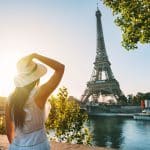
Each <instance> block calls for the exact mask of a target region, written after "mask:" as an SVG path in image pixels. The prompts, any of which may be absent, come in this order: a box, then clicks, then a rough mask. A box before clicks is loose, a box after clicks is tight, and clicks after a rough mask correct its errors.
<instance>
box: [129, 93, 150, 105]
mask: <svg viewBox="0 0 150 150" xmlns="http://www.w3.org/2000/svg"><path fill="white" fill-rule="evenodd" d="M145 99H150V92H148V93H141V92H138V93H137V94H136V95H135V96H134V95H132V94H129V95H128V96H127V101H128V104H132V105H140V104H141V100H145Z"/></svg>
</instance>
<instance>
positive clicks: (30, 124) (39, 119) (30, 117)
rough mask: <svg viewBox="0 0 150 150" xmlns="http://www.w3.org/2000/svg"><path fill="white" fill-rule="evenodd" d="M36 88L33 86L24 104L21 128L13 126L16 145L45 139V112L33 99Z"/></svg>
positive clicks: (29, 143)
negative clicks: (24, 115)
mask: <svg viewBox="0 0 150 150" xmlns="http://www.w3.org/2000/svg"><path fill="white" fill-rule="evenodd" d="M37 91H38V88H34V89H33V90H32V91H31V93H30V95H29V98H28V100H27V102H26V104H25V106H24V111H25V113H26V117H25V122H24V126H23V128H18V127H17V128H15V133H16V134H15V138H14V144H16V145H18V146H31V145H37V144H39V143H41V142H43V141H45V140H46V139H47V137H46V134H45V127H44V121H45V113H44V109H43V110H41V109H40V108H39V107H38V106H37V104H36V103H35V101H34V96H35V95H36V92H37Z"/></svg>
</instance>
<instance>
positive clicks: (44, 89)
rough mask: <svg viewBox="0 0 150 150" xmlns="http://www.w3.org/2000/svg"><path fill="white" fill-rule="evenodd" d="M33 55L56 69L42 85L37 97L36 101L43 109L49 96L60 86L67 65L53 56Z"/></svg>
mask: <svg viewBox="0 0 150 150" xmlns="http://www.w3.org/2000/svg"><path fill="white" fill-rule="evenodd" d="M32 55H33V56H32V57H33V58H36V59H38V60H39V61H41V62H42V63H44V64H46V65H47V66H49V67H50V68H52V69H54V74H53V75H52V76H51V77H50V78H49V79H48V81H47V82H46V83H44V84H43V85H41V86H40V88H39V90H38V92H37V94H36V97H35V101H36V103H37V105H38V106H39V107H40V108H41V109H43V108H44V105H45V103H46V100H47V98H48V97H49V95H50V94H51V93H52V92H53V91H54V90H55V88H56V87H57V86H58V84H59V82H60V81H61V78H62V76H63V73H64V68H65V66H64V65H63V64H61V63H60V62H58V61H56V60H54V59H51V58H48V57H45V56H42V55H39V54H36V53H34V54H32Z"/></svg>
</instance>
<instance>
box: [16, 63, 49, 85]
mask: <svg viewBox="0 0 150 150" xmlns="http://www.w3.org/2000/svg"><path fill="white" fill-rule="evenodd" d="M46 72H47V68H46V67H45V66H44V65H41V64H38V63H37V68H36V70H35V71H34V72H32V73H31V74H30V75H26V74H18V75H17V76H16V77H15V78H14V84H15V86H16V87H24V86H26V85H28V84H30V83H32V82H34V81H36V80H38V79H39V78H40V77H42V76H43V75H44V74H45V73H46Z"/></svg>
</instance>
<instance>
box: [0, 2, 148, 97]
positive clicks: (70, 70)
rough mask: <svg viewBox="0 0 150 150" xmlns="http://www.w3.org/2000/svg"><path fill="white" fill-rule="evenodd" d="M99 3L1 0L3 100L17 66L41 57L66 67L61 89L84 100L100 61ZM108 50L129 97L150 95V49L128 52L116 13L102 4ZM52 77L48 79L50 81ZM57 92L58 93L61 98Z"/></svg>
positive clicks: (0, 79) (143, 47)
mask: <svg viewBox="0 0 150 150" xmlns="http://www.w3.org/2000/svg"><path fill="white" fill-rule="evenodd" d="M96 3H97V0H13V1H12V0H0V18H1V19H0V62H1V63H0V70H1V73H0V95H1V96H8V95H9V94H10V92H12V90H13V88H14V84H13V77H14V75H15V73H16V62H17V61H18V60H19V59H20V58H21V57H22V56H24V55H28V54H30V53H33V52H36V53H39V54H42V55H45V56H47V57H50V58H53V59H56V60H58V61H60V62H61V63H63V64H65V73H64V76H63V79H62V81H61V83H60V84H59V86H58V88H59V87H62V86H65V87H67V88H68V92H69V95H72V96H74V97H77V98H80V97H81V95H82V94H83V92H84V90H85V88H86V83H87V81H89V80H90V77H91V74H92V70H93V63H94V60H95V56H96V17H95V11H96V9H97V5H96ZM99 9H100V11H101V13H102V26H103V33H104V40H105V46H106V50H107V54H108V57H109V60H110V62H111V64H112V65H111V68H112V71H113V74H114V76H115V78H116V79H117V80H118V81H119V83H120V87H121V90H122V91H123V92H124V94H125V95H127V94H131V93H132V94H136V93H137V92H149V91H150V69H149V66H150V59H149V56H150V45H148V44H147V45H140V46H139V48H138V49H137V50H134V51H129V52H128V51H126V50H125V49H124V48H123V47H122V46H121V31H120V29H119V27H117V26H116V25H115V23H114V17H113V16H112V13H111V10H110V9H109V8H107V7H106V6H104V5H103V4H102V3H100V4H99ZM51 74H52V69H49V72H48V74H47V75H46V76H45V77H43V79H42V82H44V81H46V80H47V78H48V77H49V76H51ZM58 88H57V89H56V90H55V92H54V93H57V91H58Z"/></svg>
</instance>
